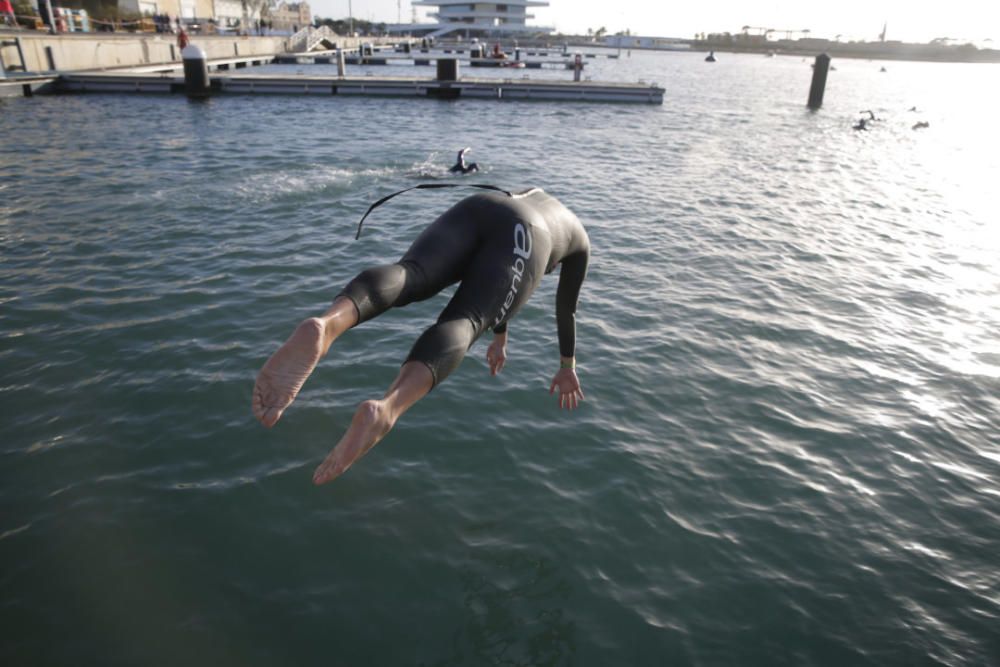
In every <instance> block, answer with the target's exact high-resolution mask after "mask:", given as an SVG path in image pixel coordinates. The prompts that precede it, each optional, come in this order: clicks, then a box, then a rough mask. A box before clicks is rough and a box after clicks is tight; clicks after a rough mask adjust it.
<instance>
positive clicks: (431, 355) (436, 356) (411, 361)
mask: <svg viewBox="0 0 1000 667" xmlns="http://www.w3.org/2000/svg"><path fill="white" fill-rule="evenodd" d="M446 312H447V311H446ZM476 335H477V331H476V329H475V327H474V326H473V324H472V322H471V321H470V320H469V319H468V318H464V317H463V318H458V319H453V320H446V321H438V322H437V323H435V324H434V326H432V327H430V328H429V329H427V331H425V332H424V333H423V334H422V335H421V336H420V338H419V339H417V342H416V343H415V344H414V346H413V349H412V350H411V351H410V355H409V357H407V360H406V363H404V364H403V367H402V368H401V369H400V371H399V375H398V376H396V381H395V382H393V383H392V386H391V387H389V390H388V391H387V392H386V393H385V396H383V397H382V398H381V400H368V401H364V402H363V403H362V404H361V405H359V406H358V409H357V411H356V412H355V413H354V418H353V419H352V420H351V425H350V427H349V428H348V429H347V433H345V434H344V436H343V437H342V438H341V439H340V442H338V443H337V446H336V447H334V448H333V451H332V452H330V454H329V456H327V457H326V460H325V461H323V463H321V464H320V466H319V467H318V468H316V472H315V473H313V482H314V483H315V484H324V483H326V482H329V481H330V480H332V479H334V478H336V477H338V476H339V475H341V474H342V473H343V472H344V471H345V470H347V469H348V468H349V467H351V465H352V464H353V463H354V462H355V461H357V460H358V459H359V458H361V457H362V456H364V455H365V453H366V452H367V451H368V450H369V449H371V448H372V447H373V446H375V443H377V442H378V441H379V440H381V439H382V438H383V437H385V434H386V433H388V432H389V430H390V429H391V428H392V427H393V426H394V425H395V424H396V420H397V419H399V417H400V416H401V415H402V414H403V413H404V412H406V411H407V410H408V409H409V408H410V406H412V405H413V404H414V403H416V402H417V401H419V400H420V399H421V398H423V397H424V396H426V395H427V392H429V391H430V390H431V389H432V388H433V387H434V385H436V384H437V383H438V382H440V381H442V380H444V379H445V378H446V377H447V376H448V374H450V373H451V372H452V371H453V370H455V368H457V367H458V365H459V364H460V363H461V361H462V358H463V357H464V356H465V353H466V352H467V351H468V349H469V347H470V346H471V345H472V343H473V341H474V340H475V338H476Z"/></svg>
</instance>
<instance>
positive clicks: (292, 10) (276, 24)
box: [268, 2, 312, 32]
mask: <svg viewBox="0 0 1000 667" xmlns="http://www.w3.org/2000/svg"><path fill="white" fill-rule="evenodd" d="M268 20H269V21H271V23H272V24H273V26H272V27H273V28H274V29H275V30H278V31H281V32H294V31H295V30H296V29H298V28H303V27H305V26H307V25H310V24H312V9H310V7H309V3H308V2H293V3H289V2H279V3H278V6H277V7H275V8H274V9H272V10H271V15H270V18H269V19H268Z"/></svg>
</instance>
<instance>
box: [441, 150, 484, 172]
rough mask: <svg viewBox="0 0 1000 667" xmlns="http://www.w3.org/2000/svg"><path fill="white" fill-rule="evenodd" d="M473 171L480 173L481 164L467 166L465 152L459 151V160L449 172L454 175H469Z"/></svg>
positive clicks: (474, 163)
mask: <svg viewBox="0 0 1000 667" xmlns="http://www.w3.org/2000/svg"><path fill="white" fill-rule="evenodd" d="M473 171H479V164H477V163H476V162H473V163H472V164H465V150H460V151H458V159H457V160H456V161H455V164H453V165H452V167H451V169H449V170H448V172H449V173H452V174H468V173H471V172H473Z"/></svg>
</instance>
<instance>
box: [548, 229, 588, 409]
mask: <svg viewBox="0 0 1000 667" xmlns="http://www.w3.org/2000/svg"><path fill="white" fill-rule="evenodd" d="M589 261H590V246H589V244H585V245H584V246H583V247H582V248H581V249H580V250H578V251H577V252H575V253H573V254H570V255H567V256H566V257H564V258H563V260H562V268H561V269H560V270H559V287H558V288H557V289H556V327H557V329H558V332H559V371H558V372H557V373H556V374H555V377H553V378H552V384H551V385H550V386H549V394H552V393H554V392H555V390H556V389H558V390H559V407H561V408H568V409H570V410H572V409H573V408H575V407H577V406H578V405H579V404H580V401H582V400H583V390H582V389H581V388H580V379H579V378H578V377H577V375H576V306H577V302H578V301H579V298H580V288H581V287H582V286H583V279H584V278H585V277H586V276H587V264H588V262H589Z"/></svg>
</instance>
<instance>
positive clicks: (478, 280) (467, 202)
mask: <svg viewBox="0 0 1000 667" xmlns="http://www.w3.org/2000/svg"><path fill="white" fill-rule="evenodd" d="M589 259H590V241H589V239H588V237H587V232H586V231H584V229H583V225H582V224H580V221H579V220H578V219H577V217H576V216H575V215H573V213H571V212H570V211H569V209H567V208H566V207H565V206H563V205H562V204H561V203H559V201H558V200H557V199H556V198H555V197H551V196H549V195H548V194H546V193H545V192H543V191H542V190H540V189H537V188H536V189H533V190H528V191H527V192H525V193H522V194H518V195H515V196H514V197H508V196H505V195H498V194H481V195H474V196H472V197H468V198H466V199H463V200H462V201H460V202H459V203H458V204H456V205H455V206H453V207H452V208H450V209H449V210H448V211H446V212H445V213H444V214H443V215H442V216H441V217H439V218H438V219H437V220H435V221H434V222H433V223H431V225H430V226H428V227H427V228H426V229H425V230H424V231H423V232H421V234H420V236H418V237H417V239H416V240H415V241H414V242H413V245H411V246H410V249H409V250H407V251H406V254H405V255H403V258H402V259H400V260H399V261H398V262H397V263H395V264H389V265H386V266H379V267H374V268H370V269H367V270H365V271H363V272H361V273H360V274H359V275H358V276H357V277H356V278H355V279H354V280H352V281H351V282H350V283H348V284H347V286H346V287H345V288H344V290H343V292H341V295H342V296H346V297H347V298H349V299H350V300H351V301H353V302H354V305H355V306H356V307H357V309H358V324H360V323H361V322H365V321H366V320H370V319H372V318H373V317H375V316H376V315H379V314H380V313H383V312H385V311H386V310H388V309H389V308H393V307H398V306H405V305H407V304H409V303H414V302H416V301H422V300H424V299H427V298H429V297H431V296H434V295H435V294H437V293H438V292H440V291H441V290H442V289H444V288H445V287H447V286H448V285H451V284H453V283H456V282H461V284H460V285H459V287H458V289H457V290H456V291H455V295H454V296H453V297H452V299H451V301H450V302H449V303H448V305H447V306H446V307H445V309H444V311H443V312H442V313H441V315H440V317H438V320H437V323H436V324H434V325H433V326H432V327H430V328H429V329H427V331H425V332H424V333H423V334H422V335H421V336H420V338H419V339H417V342H416V343H415V344H414V345H413V349H412V350H410V354H409V356H408V357H407V359H406V360H407V361H421V362H423V363H425V364H426V365H427V367H428V368H430V370H431V373H432V375H433V376H434V384H437V383H438V382H441V381H442V380H444V379H445V378H446V377H448V375H449V374H450V373H451V372H452V371H454V370H455V369H456V368H457V367H458V365H459V364H460V363H461V361H462V358H463V357H464V356H465V353H466V352H467V351H468V350H469V348H470V347H471V346H472V344H473V343H474V342H475V341H476V339H477V338H479V336H481V335H482V334H483V333H484V332H485V331H486V330H487V329H490V328H492V329H493V331H494V333H503V332H504V331H506V330H507V322H508V321H509V320H510V318H511V317H513V315H514V314H515V313H516V312H517V311H518V310H519V309H520V308H521V306H523V305H524V303H525V302H526V301H527V300H528V297H529V296H531V293H532V292H533V291H534V290H535V287H537V286H538V283H539V281H540V280H541V278H542V275H543V274H545V273H549V272H550V271H552V270H553V269H554V268H555V267H556V265H557V264H560V263H561V264H562V269H561V270H560V275H559V287H558V289H557V293H556V323H557V328H558V333H559V352H560V354H561V355H562V356H564V357H572V356H574V352H575V348H576V304H577V300H578V298H579V295H580V287H581V286H582V285H583V279H584V277H585V276H586V274H587V263H588V261H589Z"/></svg>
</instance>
